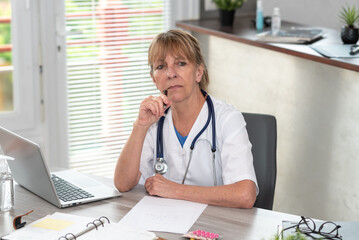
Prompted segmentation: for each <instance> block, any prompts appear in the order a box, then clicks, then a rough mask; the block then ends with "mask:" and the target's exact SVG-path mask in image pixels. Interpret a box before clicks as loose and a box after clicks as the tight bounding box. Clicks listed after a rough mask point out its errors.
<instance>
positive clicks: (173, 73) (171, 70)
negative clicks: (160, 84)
mask: <svg viewBox="0 0 359 240" xmlns="http://www.w3.org/2000/svg"><path fill="white" fill-rule="evenodd" d="M175 77H177V76H176V71H175V69H174V68H173V67H171V66H170V67H168V68H167V78H175Z"/></svg>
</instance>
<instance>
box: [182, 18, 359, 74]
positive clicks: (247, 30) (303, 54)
mask: <svg viewBox="0 0 359 240" xmlns="http://www.w3.org/2000/svg"><path fill="white" fill-rule="evenodd" d="M252 19H253V17H250V16H246V17H237V18H236V19H235V20H234V24H233V27H223V26H221V25H220V22H219V20H218V19H200V20H187V21H180V22H177V23H176V26H177V27H180V28H182V29H185V30H188V31H194V32H198V33H202V34H208V35H213V36H217V37H221V38H226V39H230V40H233V41H237V42H241V43H244V44H248V45H253V46H257V47H261V48H266V49H269V50H273V51H277V52H282V53H285V54H289V55H293V56H297V57H300V58H305V59H308V60H311V61H316V62H320V63H324V64H328V65H332V66H336V67H339V68H344V69H348V70H352V71H356V72H359V57H358V58H327V57H323V56H322V55H320V54H319V53H317V52H316V51H314V50H313V49H312V48H310V45H312V46H324V45H333V44H342V42H341V39H340V31H339V30H338V31H336V30H333V29H328V28H322V27H320V28H321V29H323V30H324V32H325V33H324V37H323V38H322V39H320V40H318V41H316V42H314V43H311V44H283V43H264V42H259V41H257V40H256V34H257V33H258V32H257V30H256V29H255V28H254V26H253V23H252V22H251V20H252ZM292 26H295V27H308V26H303V25H300V24H295V23H291V22H285V21H283V22H282V27H284V28H285V27H292ZM315 28H319V27H315ZM267 30H269V28H266V29H264V31H267Z"/></svg>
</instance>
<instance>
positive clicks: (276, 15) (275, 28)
mask: <svg viewBox="0 0 359 240" xmlns="http://www.w3.org/2000/svg"><path fill="white" fill-rule="evenodd" d="M280 27H281V19H280V12H279V8H278V7H275V8H274V9H273V15H272V35H277V34H278V32H279V31H280Z"/></svg>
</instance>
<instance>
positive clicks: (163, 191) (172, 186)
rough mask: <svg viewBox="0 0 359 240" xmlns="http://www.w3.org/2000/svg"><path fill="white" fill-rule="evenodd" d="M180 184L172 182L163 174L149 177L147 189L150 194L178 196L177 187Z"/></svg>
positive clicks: (146, 184)
mask: <svg viewBox="0 0 359 240" xmlns="http://www.w3.org/2000/svg"><path fill="white" fill-rule="evenodd" d="M180 186H181V184H178V183H175V182H172V181H170V180H168V179H167V178H165V177H164V176H162V175H161V174H156V175H154V176H153V177H149V178H147V180H146V182H145V188H146V191H147V192H148V193H149V194H150V195H153V196H159V197H166V198H176V189H177V188H178V187H180Z"/></svg>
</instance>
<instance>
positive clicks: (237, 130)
mask: <svg viewBox="0 0 359 240" xmlns="http://www.w3.org/2000/svg"><path fill="white" fill-rule="evenodd" d="M211 98H212V101H213V105H214V110H215V118H216V146H217V151H216V153H215V154H216V159H215V170H216V178H217V185H223V184H231V183H235V182H238V181H241V180H246V179H248V180H252V181H253V182H254V183H255V184H256V186H257V194H258V184H257V179H256V175H255V172H254V167H253V156H252V152H251V148H252V145H251V143H250V142H249V139H248V134H247V130H246V123H245V121H244V118H243V115H242V113H241V112H240V111H238V110H236V109H234V108H233V107H232V106H230V105H228V104H226V103H224V102H222V101H219V100H217V99H215V98H213V97H211ZM207 118H208V105H207V102H205V103H204V104H203V107H202V109H201V112H200V114H199V116H198V117H197V119H196V121H195V123H194V125H193V127H192V129H191V131H190V133H189V134H188V137H187V139H186V141H185V143H184V145H183V148H182V146H181V144H180V142H179V140H178V138H177V136H176V133H175V129H174V125H173V120H172V111H171V109H169V111H168V113H167V115H166V118H165V120H164V125H163V158H164V159H165V161H166V162H167V164H168V171H167V173H165V174H164V175H163V176H164V177H166V178H167V179H169V180H171V181H174V182H177V183H182V180H183V177H184V174H185V171H186V167H187V164H188V161H189V158H190V146H191V143H192V141H193V139H194V138H195V136H196V135H197V134H198V133H199V131H200V130H201V129H202V128H203V126H204V125H205V123H206V121H207ZM157 125H158V123H155V124H153V125H152V126H151V127H150V128H149V130H148V132H147V135H146V138H145V141H144V144H143V149H142V155H141V163H140V172H141V174H142V176H141V179H140V183H142V184H143V183H144V182H145V180H146V179H147V178H148V177H151V176H153V174H154V173H155V171H154V164H155V162H156V138H157ZM211 147H212V122H210V124H209V125H208V127H207V129H206V130H205V131H204V132H203V133H202V135H201V136H200V137H199V138H198V140H197V142H196V144H195V147H194V150H193V156H192V161H191V163H190V166H189V170H188V173H187V177H186V180H185V184H188V185H200V186H213V185H214V176H213V163H212V162H213V161H212V151H211Z"/></svg>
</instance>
